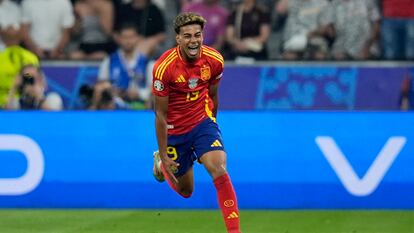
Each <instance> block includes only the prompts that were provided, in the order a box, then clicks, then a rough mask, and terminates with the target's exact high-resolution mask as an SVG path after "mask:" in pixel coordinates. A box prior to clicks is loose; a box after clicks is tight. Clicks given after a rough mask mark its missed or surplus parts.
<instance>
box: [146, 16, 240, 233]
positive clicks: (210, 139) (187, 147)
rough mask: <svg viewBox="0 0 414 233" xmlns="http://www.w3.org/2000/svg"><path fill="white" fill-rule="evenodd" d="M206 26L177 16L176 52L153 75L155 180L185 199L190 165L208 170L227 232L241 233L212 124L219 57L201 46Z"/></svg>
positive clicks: (189, 187) (223, 155)
mask: <svg viewBox="0 0 414 233" xmlns="http://www.w3.org/2000/svg"><path fill="white" fill-rule="evenodd" d="M205 23H206V20H205V19H204V18H203V17H201V16H200V15H198V14H195V13H181V14H179V15H178V16H177V17H176V18H175V20H174V30H175V32H176V41H177V44H178V45H177V47H175V48H172V49H170V50H168V51H166V52H165V53H164V54H163V55H161V57H160V58H159V59H158V60H157V61H156V63H155V65H154V69H153V88H152V89H153V93H154V96H155V128H156V135H157V141H158V149H159V150H158V151H156V152H155V153H154V177H155V178H156V179H157V180H158V181H164V179H165V180H167V182H168V184H169V185H170V187H171V188H172V189H173V190H175V191H176V192H177V193H178V194H180V195H181V196H183V197H184V198H188V197H190V196H191V194H192V192H193V189H194V179H193V178H194V175H193V164H194V161H195V160H198V161H199V162H200V163H201V164H203V165H204V167H205V168H206V169H207V171H208V173H209V174H210V176H211V177H212V179H213V182H214V186H215V188H216V191H217V197H218V203H219V206H220V208H221V211H222V214H223V218H224V222H225V225H226V228H227V232H230V233H240V223H239V210H238V207H237V199H236V194H235V192H234V189H233V185H232V183H231V180H230V177H229V175H228V174H227V170H226V153H225V151H224V146H223V141H222V137H221V132H220V129H219V127H218V125H217V123H216V115H217V107H218V96H217V92H218V86H219V82H220V79H221V77H222V73H223V67H224V65H223V62H224V61H223V57H222V55H221V54H220V53H219V52H217V51H216V50H214V49H212V48H210V47H208V46H205V45H203V28H204V25H205Z"/></svg>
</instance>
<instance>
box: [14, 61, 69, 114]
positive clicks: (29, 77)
mask: <svg viewBox="0 0 414 233" xmlns="http://www.w3.org/2000/svg"><path fill="white" fill-rule="evenodd" d="M8 109H24V110H62V109H63V104H62V98H61V97H60V96H59V95H58V94H57V93H55V92H49V93H47V82H46V78H45V76H44V74H43V72H42V71H41V69H40V68H39V66H35V65H27V66H24V67H23V68H22V70H21V72H20V75H18V76H17V78H16V79H15V83H14V85H13V88H12V89H11V91H10V92H9V98H8Z"/></svg>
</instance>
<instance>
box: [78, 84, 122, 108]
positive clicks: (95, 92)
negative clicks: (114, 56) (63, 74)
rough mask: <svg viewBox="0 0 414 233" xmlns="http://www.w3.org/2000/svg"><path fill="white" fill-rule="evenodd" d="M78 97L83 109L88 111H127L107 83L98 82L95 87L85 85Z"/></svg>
mask: <svg viewBox="0 0 414 233" xmlns="http://www.w3.org/2000/svg"><path fill="white" fill-rule="evenodd" d="M79 97H80V99H81V101H82V104H83V108H86V109H89V110H121V109H124V110H125V109H128V107H127V106H126V104H125V103H124V102H123V100H122V99H121V98H120V97H118V96H117V95H116V93H115V91H114V89H113V87H112V85H111V83H110V82H108V81H98V82H97V83H96V84H95V86H93V87H91V86H89V85H87V84H85V85H83V86H81V88H80V89H79Z"/></svg>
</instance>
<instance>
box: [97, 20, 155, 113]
mask: <svg viewBox="0 0 414 233" xmlns="http://www.w3.org/2000/svg"><path fill="white" fill-rule="evenodd" d="M115 40H116V42H117V43H118V44H119V49H118V50H117V51H116V52H114V53H112V54H111V55H110V56H108V57H107V58H105V60H104V61H103V62H102V63H101V65H100V69H99V75H98V79H99V80H100V81H104V80H106V81H110V83H112V85H113V86H114V89H115V93H116V94H117V96H120V97H121V98H122V99H123V100H124V101H125V102H126V103H127V104H128V105H129V106H130V108H131V109H145V108H150V107H151V101H150V97H151V78H149V77H147V75H146V68H147V63H148V53H149V52H150V51H149V50H150V48H148V47H147V46H145V44H144V45H140V42H141V41H142V38H141V37H140V36H139V34H138V32H137V31H136V27H135V25H132V24H125V25H123V26H121V27H120V28H119V29H118V30H117V33H116V34H115Z"/></svg>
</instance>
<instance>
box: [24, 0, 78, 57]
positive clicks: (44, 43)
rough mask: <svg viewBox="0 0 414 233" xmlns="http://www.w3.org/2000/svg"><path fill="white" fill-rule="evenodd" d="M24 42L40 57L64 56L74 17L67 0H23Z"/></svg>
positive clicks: (70, 4)
mask: <svg viewBox="0 0 414 233" xmlns="http://www.w3.org/2000/svg"><path fill="white" fill-rule="evenodd" d="M22 21H23V33H24V44H25V46H26V47H27V48H28V49H29V50H31V51H33V52H34V53H35V54H36V55H37V56H39V57H40V58H41V59H58V58H64V57H65V56H64V49H65V47H66V45H67V44H68V42H69V40H70V29H71V28H72V27H73V25H74V22H75V17H74V13H73V6H72V3H71V2H70V0H23V2H22Z"/></svg>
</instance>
